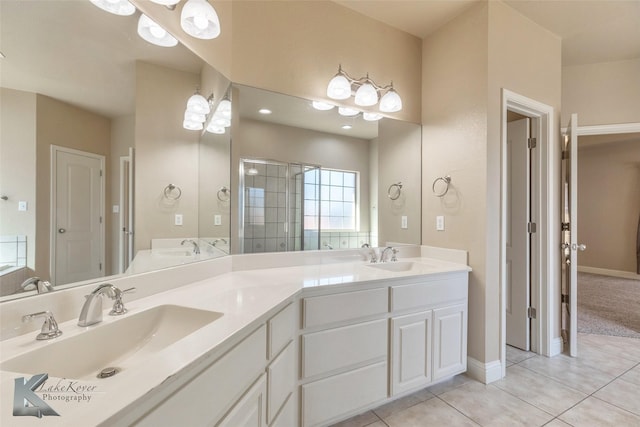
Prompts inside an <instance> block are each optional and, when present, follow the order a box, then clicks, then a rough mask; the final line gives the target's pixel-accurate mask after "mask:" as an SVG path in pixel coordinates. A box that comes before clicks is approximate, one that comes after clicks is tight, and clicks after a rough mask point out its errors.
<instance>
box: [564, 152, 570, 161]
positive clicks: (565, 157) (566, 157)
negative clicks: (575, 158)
mask: <svg viewBox="0 0 640 427" xmlns="http://www.w3.org/2000/svg"><path fill="white" fill-rule="evenodd" d="M570 157H571V156H570V155H569V152H568V151H566V150H565V151H563V152H562V160H567V159H569V158H570Z"/></svg>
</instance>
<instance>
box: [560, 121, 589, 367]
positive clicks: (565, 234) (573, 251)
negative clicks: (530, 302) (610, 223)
mask: <svg viewBox="0 0 640 427" xmlns="http://www.w3.org/2000/svg"><path fill="white" fill-rule="evenodd" d="M564 142H565V147H564V151H563V154H562V179H563V191H562V194H563V197H562V201H563V203H562V300H561V304H562V339H563V342H564V345H565V347H564V351H566V352H568V353H569V355H570V356H572V357H575V356H577V355H578V254H577V252H578V250H585V246H584V245H579V244H578V115H577V114H572V115H571V119H570V120H569V125H568V126H567V133H566V134H565V138H564Z"/></svg>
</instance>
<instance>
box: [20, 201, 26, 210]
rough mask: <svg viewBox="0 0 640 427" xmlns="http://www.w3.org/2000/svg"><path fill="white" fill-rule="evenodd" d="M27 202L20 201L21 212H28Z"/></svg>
mask: <svg viewBox="0 0 640 427" xmlns="http://www.w3.org/2000/svg"><path fill="white" fill-rule="evenodd" d="M27 206H28V205H27V202H24V201H20V202H18V210H19V211H26V210H27Z"/></svg>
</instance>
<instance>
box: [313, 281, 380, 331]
mask: <svg viewBox="0 0 640 427" xmlns="http://www.w3.org/2000/svg"><path fill="white" fill-rule="evenodd" d="M388 295H389V294H388V291H387V288H378V289H367V290H364V291H354V292H344V293H340V294H332V295H323V296H317V297H309V298H304V299H303V300H302V304H303V313H304V316H303V324H302V327H303V328H311V327H313V326H320V325H325V324H330V323H337V322H342V321H345V320H353V319H358V318H362V317H367V316H373V315H376V314H382V313H387V312H388V311H389V296H388Z"/></svg>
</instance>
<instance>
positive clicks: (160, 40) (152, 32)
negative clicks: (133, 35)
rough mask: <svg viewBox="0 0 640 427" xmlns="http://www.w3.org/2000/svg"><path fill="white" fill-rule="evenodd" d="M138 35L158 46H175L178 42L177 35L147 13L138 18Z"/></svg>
mask: <svg viewBox="0 0 640 427" xmlns="http://www.w3.org/2000/svg"><path fill="white" fill-rule="evenodd" d="M138 35H139V36H140V37H142V38H143V39H145V40H146V41H148V42H149V43H151V44H155V45H156V46H162V47H173V46H175V45H177V44H178V40H176V38H175V37H173V36H172V35H171V34H169V33H168V32H167V31H166V30H165V29H164V28H162V27H161V26H160V25H158V24H157V23H156V22H155V21H154V20H153V19H151V18H149V17H148V16H147V15H145V14H142V15H140V19H139V20H138Z"/></svg>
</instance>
